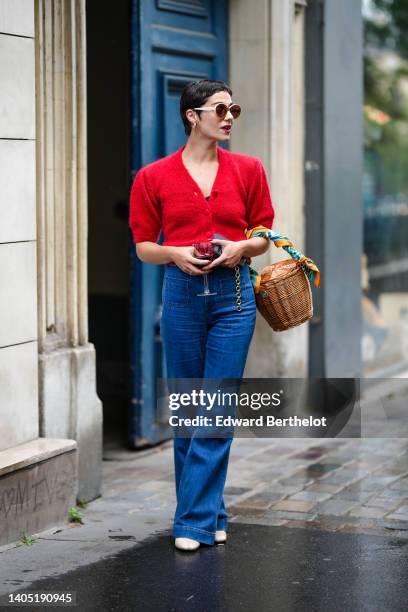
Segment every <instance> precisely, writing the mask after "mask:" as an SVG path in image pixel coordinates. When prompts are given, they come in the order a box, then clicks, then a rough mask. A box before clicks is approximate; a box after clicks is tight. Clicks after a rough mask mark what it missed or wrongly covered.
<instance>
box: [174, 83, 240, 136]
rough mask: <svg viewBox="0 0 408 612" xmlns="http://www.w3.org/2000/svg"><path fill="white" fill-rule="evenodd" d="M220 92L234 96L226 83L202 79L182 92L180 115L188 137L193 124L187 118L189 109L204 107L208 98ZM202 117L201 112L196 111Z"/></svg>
mask: <svg viewBox="0 0 408 612" xmlns="http://www.w3.org/2000/svg"><path fill="white" fill-rule="evenodd" d="M218 91H227V92H228V93H229V95H230V96H232V91H231V89H230V88H229V87H228V85H227V84H226V83H224V81H210V80H208V79H201V80H200V81H193V82H192V83H187V85H186V86H185V87H184V89H183V91H182V92H181V96H180V115H181V120H182V122H183V124H184V131H185V133H186V134H187V136H189V135H190V133H191V123H190V122H189V120H188V119H187V117H186V111H188V109H189V108H195V107H197V106H203V105H204V104H205V103H206V101H207V100H208V98H210V97H211V96H212V95H214V94H215V93H217V92H218ZM196 113H197V114H198V116H200V113H201V111H196Z"/></svg>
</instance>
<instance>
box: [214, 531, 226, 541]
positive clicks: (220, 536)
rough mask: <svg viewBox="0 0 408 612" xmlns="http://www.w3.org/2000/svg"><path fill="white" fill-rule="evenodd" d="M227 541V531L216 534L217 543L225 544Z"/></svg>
mask: <svg viewBox="0 0 408 612" xmlns="http://www.w3.org/2000/svg"><path fill="white" fill-rule="evenodd" d="M226 541H227V533H226V532H225V531H216V532H215V543H216V544H224V543H225V542H226Z"/></svg>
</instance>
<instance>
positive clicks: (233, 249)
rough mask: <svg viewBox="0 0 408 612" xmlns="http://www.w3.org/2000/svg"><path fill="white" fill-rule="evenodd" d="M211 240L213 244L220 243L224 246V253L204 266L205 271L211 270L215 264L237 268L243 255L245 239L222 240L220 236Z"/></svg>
mask: <svg viewBox="0 0 408 612" xmlns="http://www.w3.org/2000/svg"><path fill="white" fill-rule="evenodd" d="M210 242H212V243H213V244H219V245H220V246H221V247H222V253H221V255H220V256H219V257H217V259H214V261H212V262H211V263H210V264H209V265H206V266H204V268H203V270H204V272H209V271H210V270H211V269H212V268H215V266H220V265H221V266H227V267H228V268H235V266H237V265H238V264H239V262H240V260H241V257H242V256H243V249H244V244H243V243H245V241H242V240H238V241H237V242H235V241H234V240H221V239H220V238H213V239H212V240H211V241H210Z"/></svg>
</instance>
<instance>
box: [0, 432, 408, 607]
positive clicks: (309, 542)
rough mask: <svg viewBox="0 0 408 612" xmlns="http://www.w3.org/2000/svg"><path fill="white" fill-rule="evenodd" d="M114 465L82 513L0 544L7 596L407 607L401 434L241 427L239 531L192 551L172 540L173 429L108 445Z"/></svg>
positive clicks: (232, 481) (129, 602) (230, 490)
mask: <svg viewBox="0 0 408 612" xmlns="http://www.w3.org/2000/svg"><path fill="white" fill-rule="evenodd" d="M103 470H104V486H103V497H101V498H99V499H97V500H95V501H93V502H92V503H90V504H89V505H88V506H87V508H86V509H84V510H82V511H81V512H82V515H83V524H82V525H77V526H74V525H68V524H67V525H65V526H61V527H60V528H59V529H54V530H50V531H49V532H44V533H42V534H40V537H39V539H38V541H37V542H36V543H35V544H34V545H33V546H30V547H26V546H21V547H17V546H15V545H11V546H8V547H2V548H0V595H4V594H8V593H11V592H17V591H18V592H23V591H25V592H28V591H30V592H31V591H32V590H36V591H39V590H46V591H56V590H59V591H61V590H72V591H76V593H77V605H78V609H80V610H81V611H82V610H100V611H104V610H121V611H122V610H136V611H139V610H143V611H144V610H158V611H160V610H177V611H179V610H181V611H184V610H190V609H192V608H193V607H194V609H197V610H208V611H213V610H234V609H247V610H248V609H249V610H252V609H255V608H257V609H259V610H261V611H263V610H267V611H269V610H271V611H273V612H275V611H276V612H281V611H282V612H285V611H286V610H288V611H289V610H290V611H291V612H292V611H297V610H299V611H300V610H312V611H320V610H322V611H324V612H331V611H332V610H333V611H334V610H336V611H337V610H339V611H340V610H342V611H343V610H347V611H348V612H349V611H351V612H354V611H359V612H360V611H366V610H367V612H377V611H378V612H387V611H388V610H389V611H390V612H391V610H392V611H393V612H395V611H399V610H405V609H406V601H407V599H408V587H407V585H408V555H407V551H408V441H407V440H406V439H404V438H366V439H349V438H343V439H340V438H339V439H318V440H316V439H301V438H296V439H235V440H234V441H233V444H232V447H231V457H230V465H229V471H228V477H227V483H226V488H225V501H226V506H227V510H228V512H229V517H230V525H229V535H228V542H227V544H226V545H225V546H216V547H208V546H201V547H200V549H199V550H198V551H197V552H195V553H183V552H181V551H176V550H175V549H174V547H173V539H172V538H171V531H170V529H171V522H172V517H173V512H174V509H175V492H174V476H173V465H172V442H171V441H170V442H167V443H165V444H164V445H162V446H160V447H158V448H156V449H152V450H150V451H146V452H143V453H132V452H131V451H127V450H120V449H119V450H118V449H113V450H109V449H106V450H105V461H104V464H103ZM0 609H5V608H0ZM10 609H12V608H10ZM26 609H27V608H26ZM28 609H32V610H35V609H37V610H38V609H39V608H38V607H37V608H34V607H33V608H28Z"/></svg>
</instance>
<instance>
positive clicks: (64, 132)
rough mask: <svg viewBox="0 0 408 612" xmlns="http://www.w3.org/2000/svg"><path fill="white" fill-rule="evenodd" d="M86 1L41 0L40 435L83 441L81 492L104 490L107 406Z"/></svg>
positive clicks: (82, 494) (38, 6) (38, 105)
mask: <svg viewBox="0 0 408 612" xmlns="http://www.w3.org/2000/svg"><path fill="white" fill-rule="evenodd" d="M85 33H86V30H85V0H36V3H35V40H36V132H37V150H36V158H37V168H36V171H37V261H38V350H39V391H40V393H39V400H40V435H41V436H44V437H51V438H70V439H74V440H76V441H77V443H78V450H79V493H78V497H79V498H80V499H83V500H90V499H93V498H95V497H96V496H98V495H99V494H100V487H101V461H102V405H101V401H100V400H99V398H98V396H97V394H96V380H95V379H96V377H95V349H94V346H93V345H92V344H91V343H89V342H88V322H87V316H88V312H87V302H88V294H87V184H86V172H87V168H86V146H87V145H86V63H85V62H86V45H85V42H86V40H85Z"/></svg>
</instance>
